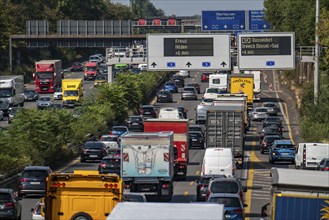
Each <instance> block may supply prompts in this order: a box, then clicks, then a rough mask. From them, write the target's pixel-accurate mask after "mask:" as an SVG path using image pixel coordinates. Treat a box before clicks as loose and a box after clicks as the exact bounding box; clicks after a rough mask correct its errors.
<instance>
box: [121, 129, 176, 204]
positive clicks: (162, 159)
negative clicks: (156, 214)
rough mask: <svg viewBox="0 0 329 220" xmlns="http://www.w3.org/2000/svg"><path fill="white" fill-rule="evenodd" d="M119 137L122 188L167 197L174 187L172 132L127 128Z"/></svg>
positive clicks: (150, 195)
mask: <svg viewBox="0 0 329 220" xmlns="http://www.w3.org/2000/svg"><path fill="white" fill-rule="evenodd" d="M120 140H121V152H122V153H121V177H122V179H123V182H124V189H125V191H126V192H138V193H143V194H145V196H146V197H147V198H148V199H157V200H160V201H170V200H171V198H172V195H173V191H174V184H173V177H174V133H173V132H152V133H151V132H143V133H137V132H136V133H132V132H129V133H125V134H123V135H122V136H121V137H120Z"/></svg>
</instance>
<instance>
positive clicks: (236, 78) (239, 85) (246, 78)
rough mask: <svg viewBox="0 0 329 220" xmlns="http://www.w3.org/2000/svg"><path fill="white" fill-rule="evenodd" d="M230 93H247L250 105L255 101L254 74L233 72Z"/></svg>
mask: <svg viewBox="0 0 329 220" xmlns="http://www.w3.org/2000/svg"><path fill="white" fill-rule="evenodd" d="M230 93H231V94H246V95H247V97H248V99H247V103H248V105H250V106H252V104H253V102H254V75H252V74H232V75H230Z"/></svg>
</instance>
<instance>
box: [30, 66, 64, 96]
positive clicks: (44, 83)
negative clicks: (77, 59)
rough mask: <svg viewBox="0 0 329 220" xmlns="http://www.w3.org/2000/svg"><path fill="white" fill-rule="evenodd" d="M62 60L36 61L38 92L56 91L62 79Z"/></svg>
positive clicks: (35, 75) (36, 86)
mask: <svg viewBox="0 0 329 220" xmlns="http://www.w3.org/2000/svg"><path fill="white" fill-rule="evenodd" d="M61 71H62V61H61V60H41V61H38V62H36V63H35V73H34V74H33V78H34V79H35V90H36V91H37V93H54V92H55V90H56V87H58V86H60V83H61V80H62V74H61Z"/></svg>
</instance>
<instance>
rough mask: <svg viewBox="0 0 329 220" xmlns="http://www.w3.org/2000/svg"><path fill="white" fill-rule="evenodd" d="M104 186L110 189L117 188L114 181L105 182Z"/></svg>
mask: <svg viewBox="0 0 329 220" xmlns="http://www.w3.org/2000/svg"><path fill="white" fill-rule="evenodd" d="M104 187H105V188H110V189H116V188H118V184H116V183H114V184H113V183H105V184H104Z"/></svg>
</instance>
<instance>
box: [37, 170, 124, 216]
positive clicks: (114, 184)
mask: <svg viewBox="0 0 329 220" xmlns="http://www.w3.org/2000/svg"><path fill="white" fill-rule="evenodd" d="M121 201H122V180H121V179H120V177H119V176H118V175H116V174H99V173H98V171H92V170H75V171H74V173H53V174H51V175H50V176H49V177H48V178H47V188H46V196H45V198H44V204H45V209H43V208H42V209H41V210H44V211H45V213H43V214H44V216H45V219H51V220H61V219H70V220H77V219H87V220H92V219H106V217H107V216H109V214H110V213H111V211H112V209H113V208H114V207H115V205H116V204H117V203H118V202H121Z"/></svg>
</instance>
